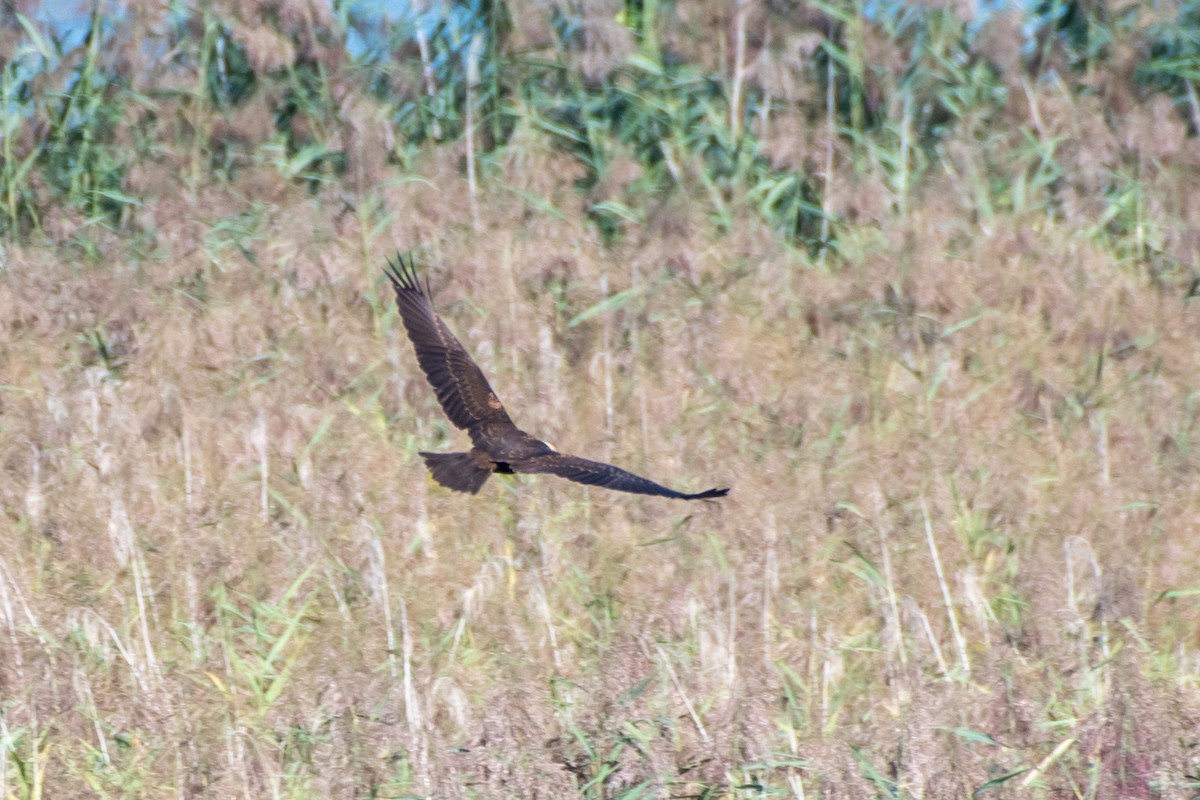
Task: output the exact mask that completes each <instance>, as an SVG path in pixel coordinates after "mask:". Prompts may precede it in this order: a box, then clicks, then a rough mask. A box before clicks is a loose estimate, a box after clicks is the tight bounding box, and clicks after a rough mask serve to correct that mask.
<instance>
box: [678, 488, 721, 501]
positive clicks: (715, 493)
mask: <svg viewBox="0 0 1200 800" xmlns="http://www.w3.org/2000/svg"><path fill="white" fill-rule="evenodd" d="M727 494H729V490H728V489H709V490H708V491H707V492H697V493H696V494H691V495H688V497H687V499H688V500H713V499H715V498H717V497H724V496H725V495H727Z"/></svg>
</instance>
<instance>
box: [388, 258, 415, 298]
mask: <svg viewBox="0 0 1200 800" xmlns="http://www.w3.org/2000/svg"><path fill="white" fill-rule="evenodd" d="M384 261H386V262H387V267H385V268H384V270H383V274H384V275H387V277H388V280H389V281H391V282H392V288H393V289H395V290H396V291H397V292H416V293H417V294H421V293H422V292H421V283H420V282H419V281H418V280H417V270H416V267H415V265H414V264H413V258H412V256H411V255H409V257H408V262H407V263H406V262H405V261H404V254H403V253H401V252H399V251H397V252H396V261H395V263H393V262H392V259H390V258H385V259H384Z"/></svg>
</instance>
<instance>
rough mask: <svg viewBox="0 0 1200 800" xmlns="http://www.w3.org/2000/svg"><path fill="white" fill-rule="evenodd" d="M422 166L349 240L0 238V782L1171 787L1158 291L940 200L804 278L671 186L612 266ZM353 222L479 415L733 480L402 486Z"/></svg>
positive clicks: (1182, 737)
mask: <svg viewBox="0 0 1200 800" xmlns="http://www.w3.org/2000/svg"><path fill="white" fill-rule="evenodd" d="M425 170H426V174H425V177H426V178H428V179H429V181H430V182H429V183H425V182H421V181H417V182H409V183H406V184H404V185H403V186H402V187H401V188H397V189H392V190H390V191H389V192H388V193H387V194H385V195H381V199H379V201H378V202H379V204H380V205H379V208H380V212H379V213H383V211H384V210H386V212H388V213H390V214H392V215H393V216H392V217H391V218H392V219H394V220H397V221H396V222H392V223H390V224H385V225H384V226H383V233H381V234H380V235H378V236H377V237H376V238H375V239H373V240H371V241H366V242H364V240H362V239H361V238H358V237H356V236H355V235H354V232H355V230H356V229H357V228H358V227H359V225H358V222H357V221H356V220H355V219H354V218H353V217H352V216H349V213H351V212H347V213H343V214H342V215H341V216H339V209H338V208H337V207H336V204H335V203H332V202H330V203H323V202H321V201H318V200H313V199H311V198H309V197H307V196H305V194H304V193H303V192H301V191H299V190H293V189H289V188H287V187H282V188H279V189H278V190H277V191H276V192H275V194H274V197H275V199H274V200H273V201H272V202H271V203H252V204H249V205H247V204H246V202H245V200H244V196H243V195H242V194H241V193H240V190H239V187H238V186H228V187H224V188H222V187H214V188H212V189H205V190H204V191H203V192H200V193H197V194H196V195H195V196H191V197H188V196H183V197H179V198H172V197H162V198H160V199H158V200H157V201H156V204H155V205H154V206H153V207H150V208H148V209H147V210H146V213H147V214H153V217H154V219H156V220H159V223H158V226H157V227H156V228H155V229H154V236H153V244H152V245H151V246H150V247H148V248H146V249H143V250H138V249H135V248H132V247H129V246H123V245H121V244H120V243H119V242H110V243H108V244H106V245H105V251H106V253H108V254H109V255H108V256H107V258H106V260H105V261H104V262H95V261H92V260H88V259H82V260H81V259H78V258H77V257H76V256H75V255H74V254H73V252H72V250H71V249H70V248H59V249H54V248H39V247H21V246H16V245H14V246H11V247H10V248H9V249H8V251H7V255H6V265H5V269H4V273H3V279H2V282H0V319H3V320H4V340H5V346H4V348H3V355H2V356H0V359H2V360H0V374H2V375H3V384H4V387H3V392H2V393H0V402H2V403H3V406H2V409H0V411H2V416H0V420H2V421H3V428H2V429H0V458H2V459H3V465H4V476H5V479H4V481H3V483H2V484H0V493H2V498H3V504H4V507H5V509H6V510H7V514H6V515H5V517H4V535H3V536H2V537H0V634H2V635H3V637H4V640H5V641H4V647H3V649H2V650H0V653H2V656H0V681H2V684H0V685H2V688H3V697H4V698H5V700H4V705H3V709H2V711H3V714H2V716H0V720H2V722H3V726H4V727H3V730H2V731H0V737H2V738H3V742H4V744H5V747H4V750H3V752H4V753H5V754H6V759H7V763H6V765H4V767H3V769H0V779H2V780H3V782H4V791H3V792H0V796H4V797H32V796H37V795H38V792H39V791H40V792H42V794H43V796H48V797H49V796H53V797H68V796H94V795H97V794H100V795H105V796H115V795H124V796H131V795H133V796H147V797H149V796H164V797H166V796H191V795H197V794H199V795H205V796H221V797H226V796H227V797H240V796H246V797H256V796H268V795H271V796H352V795H353V796H360V795H371V794H373V795H374V796H384V797H400V796H414V795H421V796H424V795H435V796H439V797H441V796H444V797H473V796H487V797H504V796H507V797H561V796H564V795H566V794H571V793H578V794H582V795H586V796H591V797H617V796H622V797H635V796H639V797H640V796H646V797H649V796H680V795H704V796H729V797H733V796H738V797H743V796H744V797H751V796H758V794H759V792H760V791H761V790H763V789H765V788H771V789H772V790H773V791H775V792H782V793H784V794H787V795H791V796H796V797H807V796H822V797H861V796H864V795H867V794H872V793H875V794H879V795H881V796H900V795H904V796H914V797H917V796H926V797H952V796H958V797H962V796H966V795H967V794H968V793H969V792H970V791H971V790H972V789H977V788H979V787H981V786H984V785H985V784H987V782H988V781H989V780H997V779H999V778H1002V777H1003V776H1005V775H1007V774H1009V773H1012V772H1015V771H1018V770H1026V771H1025V772H1023V773H1021V774H1020V775H1019V776H1017V777H1014V778H1012V779H1010V780H1008V781H1001V782H999V783H998V785H996V787H995V788H994V789H993V790H991V794H992V795H994V796H1005V795H1008V796H1014V797H1016V796H1026V795H1028V794H1029V793H1031V792H1032V793H1034V794H1035V795H1039V796H1052V797H1060V796H1061V797H1066V796H1075V795H1076V794H1078V795H1079V796H1094V797H1104V796H1118V795H1119V796H1131V797H1132V796H1151V795H1153V796H1162V797H1187V796H1189V792H1194V791H1195V789H1194V788H1193V789H1190V790H1189V789H1187V788H1186V785H1187V784H1188V781H1189V780H1192V779H1189V778H1186V777H1185V776H1186V775H1194V774H1195V770H1196V758H1197V757H1196V746H1197V744H1198V743H1200V740H1198V739H1197V735H1196V730H1197V723H1198V722H1200V717H1198V716H1197V712H1198V710H1200V709H1198V707H1197V703H1196V680H1197V645H1198V642H1197V637H1196V631H1197V629H1198V626H1200V613H1198V609H1197V605H1196V601H1195V591H1196V588H1197V587H1196V582H1195V581H1196V574H1195V569H1194V565H1195V564H1196V563H1197V558H1198V557H1200V546H1198V545H1197V542H1196V539H1195V536H1194V535H1193V534H1194V531H1195V530H1196V526H1197V524H1198V523H1200V493H1198V492H1197V490H1196V481H1195V469H1196V456H1195V452H1194V444H1193V437H1194V435H1195V430H1196V425H1197V396H1198V395H1197V376H1198V375H1200V350H1198V349H1197V348H1196V346H1195V338H1194V336H1192V335H1191V333H1190V331H1192V330H1193V329H1194V328H1195V325H1196V313H1197V310H1196V308H1195V306H1194V304H1191V305H1189V304H1187V303H1185V302H1183V301H1182V300H1181V295H1180V293H1179V287H1178V285H1177V284H1171V285H1168V286H1165V287H1162V288H1159V289H1153V288H1149V287H1148V286H1147V285H1146V278H1145V276H1144V275H1142V274H1139V273H1138V272H1137V271H1136V270H1135V269H1133V268H1132V267H1131V266H1130V265H1128V264H1124V263H1121V262H1119V261H1117V260H1116V259H1114V258H1113V257H1112V256H1111V254H1110V253H1109V252H1107V251H1106V250H1105V249H1104V247H1103V246H1101V245H1099V244H1097V243H1095V242H1093V241H1089V240H1087V239H1086V238H1083V237H1081V236H1080V235H1079V234H1078V232H1076V231H1073V230H1070V229H1067V228H1063V227H1061V226H1056V225H1053V224H1047V223H1046V222H1045V221H1044V220H1043V221H1041V222H1040V223H1037V222H1032V221H1022V220H1020V219H1011V220H1003V221H1001V222H999V223H997V224H995V225H994V226H993V229H992V230H991V231H990V232H988V233H985V234H980V233H975V234H974V235H970V236H968V235H966V233H967V232H968V231H970V230H971V227H970V225H969V223H968V221H967V212H966V210H965V209H962V208H958V207H954V206H953V204H945V203H942V204H941V205H940V206H939V207H937V208H935V209H933V210H932V211H930V212H928V213H924V212H914V213H913V214H912V215H909V216H907V217H904V218H897V219H894V220H892V221H890V222H889V223H888V224H887V225H886V226H884V227H882V228H864V229H862V230H861V231H858V232H855V231H853V230H852V231H850V232H849V233H848V236H847V239H846V243H845V248H846V249H847V252H851V253H856V256H855V257H854V259H853V260H852V262H850V263H845V264H843V265H840V266H839V268H838V269H836V270H835V271H832V272H828V271H822V270H819V269H816V268H814V267H813V266H812V265H811V264H808V263H805V261H804V260H803V259H801V258H799V257H797V256H796V255H795V254H794V253H790V252H788V251H786V250H783V249H780V247H779V246H778V245H776V244H774V243H773V239H772V238H771V237H770V236H769V235H768V234H767V233H766V232H765V231H763V230H761V229H760V228H759V227H758V226H757V224H756V223H755V221H754V220H753V218H752V217H750V216H747V217H746V218H745V219H744V220H743V223H742V224H741V225H739V228H738V231H739V232H738V233H737V234H735V235H731V236H715V235H712V234H709V233H707V232H706V231H707V230H708V226H707V225H706V224H705V223H704V221H703V220H702V219H700V218H693V217H691V216H689V212H688V211H687V209H686V208H674V209H672V210H671V211H670V213H672V214H674V215H675V218H674V220H673V223H672V224H671V225H667V226H659V228H658V229H653V228H652V227H648V228H647V229H646V232H645V235H644V238H643V241H641V242H639V243H637V246H636V247H635V246H632V245H631V246H629V247H627V248H625V249H624V250H622V251H619V252H615V253H607V252H604V251H603V250H602V249H601V248H600V247H599V246H598V245H597V244H596V243H595V241H594V240H593V236H592V235H591V234H589V232H588V229H587V228H585V227H583V226H581V225H580V223H579V222H578V221H576V220H577V218H576V217H575V216H573V215H570V214H569V215H568V216H567V218H566V219H565V220H562V219H557V218H555V217H553V216H548V215H546V214H544V213H540V212H539V211H537V210H536V209H533V208H525V209H523V210H522V209H521V208H519V207H518V208H515V207H514V203H513V202H512V200H511V196H510V195H509V194H507V193H506V190H504V189H503V188H502V187H503V186H505V185H519V184H520V182H521V180H522V177H521V175H519V174H514V175H511V176H508V179H506V180H499V181H496V182H495V184H494V188H493V189H491V190H490V191H491V194H490V195H489V196H488V197H487V198H486V202H484V203H483V204H482V205H481V212H482V214H483V216H484V221H483V225H482V229H481V230H480V231H479V233H478V234H470V233H467V232H466V231H467V230H468V226H469V217H468V216H467V214H466V212H465V209H466V208H467V204H466V203H465V202H462V199H463V191H464V190H463V186H462V185H461V184H462V183H463V182H462V180H461V179H460V178H458V177H455V176H453V175H452V174H449V173H447V172H446V171H445V170H444V168H441V167H439V166H438V165H436V164H432V163H431V164H429V165H427V166H426V167H425ZM439 170H440V171H439ZM539 179H542V178H539ZM434 186H436V187H437V188H436V189H435V188H433V187H434ZM516 205H519V204H516ZM521 214H524V215H525V217H524V218H525V220H526V221H525V222H523V223H522V222H521V221H520V220H519V217H520V215H521ZM400 221H402V222H400ZM368 222H369V221H368ZM678 230H686V231H688V234H687V235H686V236H680V235H677V234H676V233H673V232H672V231H678ZM393 241H394V242H397V243H400V244H401V245H402V246H410V245H411V246H418V247H421V248H423V250H424V252H425V255H424V256H423V257H422V259H421V261H422V262H423V263H424V265H425V268H426V270H427V271H428V272H429V273H430V276H431V281H432V283H433V285H434V290H435V296H436V300H437V303H438V305H439V308H440V309H441V310H442V313H443V314H444V315H445V316H446V317H447V318H448V320H449V321H450V322H451V324H452V326H453V328H454V329H455V330H456V331H457V332H458V334H459V336H460V337H461V338H462V339H463V340H464V342H466V343H467V345H468V347H469V348H470V349H471V350H472V351H473V352H474V353H475V354H476V355H477V357H478V358H479V360H480V362H481V363H482V364H483V366H484V367H485V369H486V371H487V372H488V373H489V374H490V375H491V376H492V377H493V383H494V385H495V386H496V387H497V389H498V391H499V392H500V393H501V395H502V396H503V397H504V398H505V400H506V401H507V403H508V405H509V406H510V408H512V409H514V413H515V415H516V417H517V421H518V422H519V423H521V424H523V425H525V426H527V427H529V428H531V429H532V430H534V431H537V432H539V433H542V434H544V435H545V436H546V437H548V438H550V439H551V440H553V441H555V442H556V443H557V444H559V445H560V446H561V447H564V448H569V449H571V450H575V451H579V452H582V453H588V454H593V455H595V456H597V457H604V458H608V457H611V458H612V459H614V460H615V461H617V462H618V463H622V464H626V465H628V466H630V467H631V468H635V469H638V470H643V471H645V472H646V473H647V474H650V475H652V476H655V477H658V478H661V479H663V480H666V481H669V482H673V483H675V484H678V485H681V486H683V487H685V488H703V487H706V486H708V485H709V484H713V483H717V484H725V483H728V484H731V485H732V486H733V494H732V495H731V496H730V497H729V498H728V499H727V500H726V501H724V502H721V503H719V504H708V505H686V504H681V503H672V502H668V501H662V500H653V499H643V498H638V497H633V496H623V495H615V494H607V493H603V492H598V491H591V492H589V491H588V490H586V489H584V488H582V487H579V486H576V485H572V484H568V483H565V482H555V481H554V480H551V479H518V480H516V481H511V480H508V479H495V480H493V481H492V482H491V483H489V485H488V486H487V487H486V488H485V490H484V491H483V492H482V493H481V494H480V495H479V496H478V497H475V498H468V497H463V496H460V495H453V494H450V493H448V492H446V491H444V490H442V489H440V488H439V487H437V486H435V485H433V484H431V482H430V481H429V479H428V478H427V476H426V475H425V473H424V470H423V469H422V467H421V465H420V463H419V460H418V459H416V458H415V457H414V456H415V450H416V449H417V448H418V447H430V446H440V445H442V444H443V443H444V442H445V443H447V444H455V443H461V436H460V435H459V434H457V433H456V432H452V431H450V430H448V429H447V424H446V423H445V421H444V418H443V417H442V415H441V414H440V413H439V411H438V409H437V408H436V406H435V402H434V399H433V397H432V393H431V392H430V391H429V390H428V388H427V387H426V386H425V384H424V381H423V379H422V377H421V376H420V374H419V372H418V370H417V367H416V364H415V359H414V358H413V356H412V354H411V351H410V349H409V346H408V344H407V342H406V341H405V339H404V338H403V335H402V331H401V328H400V326H399V325H398V324H397V320H396V318H395V314H394V312H393V311H392V309H391V308H390V306H389V304H388V301H387V297H386V294H385V293H384V292H383V283H382V281H381V279H380V274H379V267H380V265H381V264H382V258H383V257H384V256H385V255H387V254H388V253H389V252H390V250H391V246H392V242H393ZM251 256H252V258H251ZM635 281H636V285H637V286H639V287H641V291H640V293H639V294H637V295H636V296H635V299H633V300H631V301H629V302H628V303H627V304H625V305H624V306H623V307H620V308H617V309H615V310H612V311H608V312H602V313H596V314H594V315H592V316H590V317H588V318H586V319H585V320H584V321H582V322H580V323H579V324H577V325H575V326H571V325H570V324H569V323H570V321H571V320H572V319H573V318H575V317H576V316H578V315H579V314H580V313H582V312H584V311H585V310H587V309H589V308H591V307H592V306H593V305H595V304H596V303H598V302H599V301H601V300H602V299H603V296H604V291H603V290H602V288H601V287H602V286H605V285H607V287H608V292H610V293H614V292H617V291H620V290H624V289H627V288H629V287H631V286H633V285H635V284H634V282H635ZM608 405H611V417H610V416H609V415H608V412H607V410H606V407H607V406H608ZM1167 591H1172V592H1174V594H1172V595H1166V596H1164V594H1163V593H1164V592H1167ZM1151 787H1152V788H1151Z"/></svg>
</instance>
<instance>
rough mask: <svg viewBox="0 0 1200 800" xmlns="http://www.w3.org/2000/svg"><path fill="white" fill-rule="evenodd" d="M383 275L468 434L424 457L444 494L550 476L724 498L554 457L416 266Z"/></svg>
mask: <svg viewBox="0 0 1200 800" xmlns="http://www.w3.org/2000/svg"><path fill="white" fill-rule="evenodd" d="M397 261H398V262H399V265H396V264H393V263H392V262H391V261H389V262H388V267H389V269H388V270H386V271H385V272H386V274H387V276H388V279H389V280H391V282H392V288H393V289H395V290H396V306H397V307H398V308H399V309H400V317H401V319H403V320H404V327H405V329H406V330H407V331H408V338H409V339H411V340H412V343H413V349H414V350H416V351H417V361H418V363H420V365H421V369H422V370H424V372H425V377H427V378H428V379H429V383H430V385H431V386H433V391H434V392H435V393H436V394H437V399H438V402H439V403H441V405H442V410H443V411H445V412H446V416H447V417H449V418H450V421H451V422H453V423H454V425H455V426H456V427H458V428H461V429H463V430H465V431H466V432H467V433H468V434H470V436H471V443H472V444H473V445H474V447H472V448H471V449H470V451H468V452H466V453H421V457H422V458H424V459H425V465H426V466H427V467H429V471H430V472H432V473H433V478H434V480H436V481H437V482H438V483H440V484H441V485H442V486H445V487H446V488H447V489H454V490H455V491H458V492H468V493H470V494H475V493H476V492H478V491H479V489H480V487H482V486H483V484H484V481H486V480H487V479H488V476H489V475H491V474H492V473H493V472H499V473H503V474H512V473H515V472H548V473H550V474H552V475H558V476H560V477H563V478H567V479H569V480H573V481H577V482H579V483H586V484H590V485H592V486H603V487H605V488H607V489H616V490H617V491H621V492H634V493H636V494H656V495H661V496H663V497H676V498H679V499H681V500H705V499H708V498H711V497H724V496H725V495H726V494H728V493H729V490H728V489H709V490H708V491H706V492H697V493H695V494H687V493H685V492H677V491H675V490H674V489H668V488H667V487H666V486H660V485H659V484H657V483H655V482H654V481H651V480H647V479H646V478H642V477H640V476H638V475H634V474H633V473H632V472H626V471H625V470H623V469H619V468H617V467H614V466H612V465H610V464H602V463H600V462H598V461H588V460H587V459H585V458H579V457H578V456H569V455H566V454H563V453H559V452H557V451H556V450H555V449H554V448H553V447H551V446H550V445H548V444H546V443H545V442H543V441H541V440H539V439H535V438H534V437H532V436H530V435H529V434H528V433H526V432H525V431H523V430H521V429H520V428H518V427H517V426H516V425H514V424H513V421H512V420H511V419H510V418H509V416H508V412H506V411H505V410H504V406H503V405H502V404H501V402H500V399H499V398H498V397H496V393H495V392H494V391H492V387H491V386H489V385H488V382H487V378H485V377H484V376H483V371H482V370H480V369H479V365H478V364H476V363H475V362H474V361H473V360H472V359H471V357H470V356H469V355H467V351H466V350H464V349H463V346H462V344H461V343H460V342H459V341H458V339H456V338H454V334H452V333H451V332H450V329H449V328H447V327H446V323H445V322H442V319H441V317H439V316H438V315H437V314H435V313H434V312H433V304H432V303H431V302H430V299H429V282H428V280H426V283H425V291H424V292H422V291H421V284H420V283H419V282H418V281H417V276H416V272H415V271H414V269H413V267H412V264H411V262H410V263H409V264H405V263H404V259H403V258H401V257H399V256H397Z"/></svg>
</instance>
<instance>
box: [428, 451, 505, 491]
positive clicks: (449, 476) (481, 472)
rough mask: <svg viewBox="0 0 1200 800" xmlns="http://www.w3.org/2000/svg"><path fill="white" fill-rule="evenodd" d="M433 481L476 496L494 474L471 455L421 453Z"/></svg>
mask: <svg viewBox="0 0 1200 800" xmlns="http://www.w3.org/2000/svg"><path fill="white" fill-rule="evenodd" d="M420 455H421V457H422V458H424V459H425V466H427V467H429V471H430V472H432V473H433V479H434V480H435V481H437V482H438V483H440V484H441V485H442V486H445V487H446V488H447V489H453V490H454V491H456V492H466V493H467V494H475V493H476V492H478V491H479V490H480V488H481V487H482V486H483V484H484V481H486V480H487V479H488V476H489V475H491V474H492V470H491V469H490V468H489V467H486V466H482V465H481V464H480V463H479V462H478V461H476V460H475V459H473V458H471V454H470V453H421V454H420Z"/></svg>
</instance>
